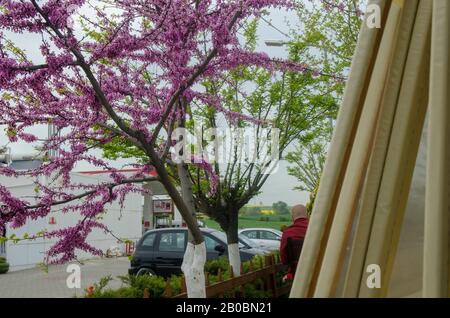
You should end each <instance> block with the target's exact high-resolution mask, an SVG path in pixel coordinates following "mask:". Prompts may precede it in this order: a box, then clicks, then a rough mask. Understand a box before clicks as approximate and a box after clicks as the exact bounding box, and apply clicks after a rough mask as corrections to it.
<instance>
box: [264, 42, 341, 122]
mask: <svg viewBox="0 0 450 318" xmlns="http://www.w3.org/2000/svg"><path fill="white" fill-rule="evenodd" d="M290 42H291V41H283V40H265V41H264V43H265V44H266V45H267V46H269V47H282V46H285V45H287V44H289V43H290ZM307 46H309V47H314V48H318V47H317V46H315V45H312V44H308V45H307ZM324 53H325V56H324V59H325V60H324V62H325V64H328V61H329V58H328V49H327V48H324ZM329 121H330V127H331V129H333V118H332V117H329Z"/></svg>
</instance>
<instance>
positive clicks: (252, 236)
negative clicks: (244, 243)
mask: <svg viewBox="0 0 450 318" xmlns="http://www.w3.org/2000/svg"><path fill="white" fill-rule="evenodd" d="M242 234H244V235H245V236H247V237H248V238H249V239H257V238H258V233H257V232H256V231H245V232H242Z"/></svg>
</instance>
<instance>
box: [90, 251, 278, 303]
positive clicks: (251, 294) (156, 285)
mask: <svg viewBox="0 0 450 318" xmlns="http://www.w3.org/2000/svg"><path fill="white" fill-rule="evenodd" d="M263 264H264V262H263V257H261V256H255V257H254V258H253V260H252V265H250V262H243V264H242V266H243V270H244V272H248V271H249V269H250V267H252V268H253V269H254V270H256V269H259V268H261V267H262V265H263ZM205 272H207V273H208V280H209V283H210V284H213V283H216V282H218V281H219V272H220V275H221V276H222V278H223V279H229V278H230V277H231V273H230V264H229V262H228V259H227V258H226V257H220V258H217V259H215V260H211V261H208V262H206V264H205ZM284 275H285V273H283V272H280V273H277V275H276V280H277V284H278V286H280V285H281V284H282V278H283V276H284ZM118 278H119V279H120V280H121V282H122V287H120V288H118V289H111V288H108V287H107V285H108V283H109V282H110V281H111V280H112V277H111V276H106V277H104V278H102V279H101V280H100V281H99V282H98V283H95V284H94V285H93V286H92V287H91V288H90V291H89V293H87V295H86V297H90V298H143V297H144V290H145V289H147V290H148V292H149V296H150V298H162V297H164V290H165V288H166V284H167V281H166V279H165V278H163V277H161V276H156V275H142V276H135V275H126V276H118ZM169 283H170V287H171V290H172V294H173V295H177V294H180V293H182V287H181V284H182V276H175V275H173V276H171V277H170V279H169ZM263 286H264V282H263V280H262V279H258V280H256V281H254V282H253V283H250V284H246V285H244V286H243V289H244V296H245V297H246V298H268V297H271V296H272V295H271V294H270V291H265V290H264V288H263ZM237 291H239V290H238V289H237ZM233 296H234V291H232V290H230V291H229V292H226V293H225V294H224V295H223V297H224V298H230V297H233Z"/></svg>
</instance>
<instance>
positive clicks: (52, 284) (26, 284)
mask: <svg viewBox="0 0 450 318" xmlns="http://www.w3.org/2000/svg"><path fill="white" fill-rule="evenodd" d="M129 264H130V262H129V260H128V258H127V257H120V258H108V259H93V260H88V261H84V265H81V289H69V288H67V285H66V280H67V277H68V276H69V275H70V273H66V268H67V265H68V264H66V265H56V266H51V267H50V268H49V271H48V274H47V273H45V272H44V271H42V270H41V269H38V268H33V269H26V270H22V271H17V272H10V273H7V274H2V275H0V298H11V297H17V298H23V297H26V298H39V297H42V298H66V297H74V296H78V297H83V295H84V289H85V288H87V287H88V286H90V285H92V284H93V283H95V282H98V281H99V280H100V278H102V277H105V276H107V275H111V276H112V277H113V278H115V280H114V281H112V282H111V283H110V285H109V286H111V287H112V288H117V287H120V285H121V282H120V281H119V280H118V279H117V278H116V277H117V276H119V275H126V274H127V270H128V267H129Z"/></svg>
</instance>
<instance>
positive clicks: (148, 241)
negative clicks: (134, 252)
mask: <svg viewBox="0 0 450 318" xmlns="http://www.w3.org/2000/svg"><path fill="white" fill-rule="evenodd" d="M155 237H156V233H152V234H149V235H147V236H146V237H145V238H144V240H143V241H142V243H141V246H142V247H146V248H151V247H153V243H154V242H155Z"/></svg>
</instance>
